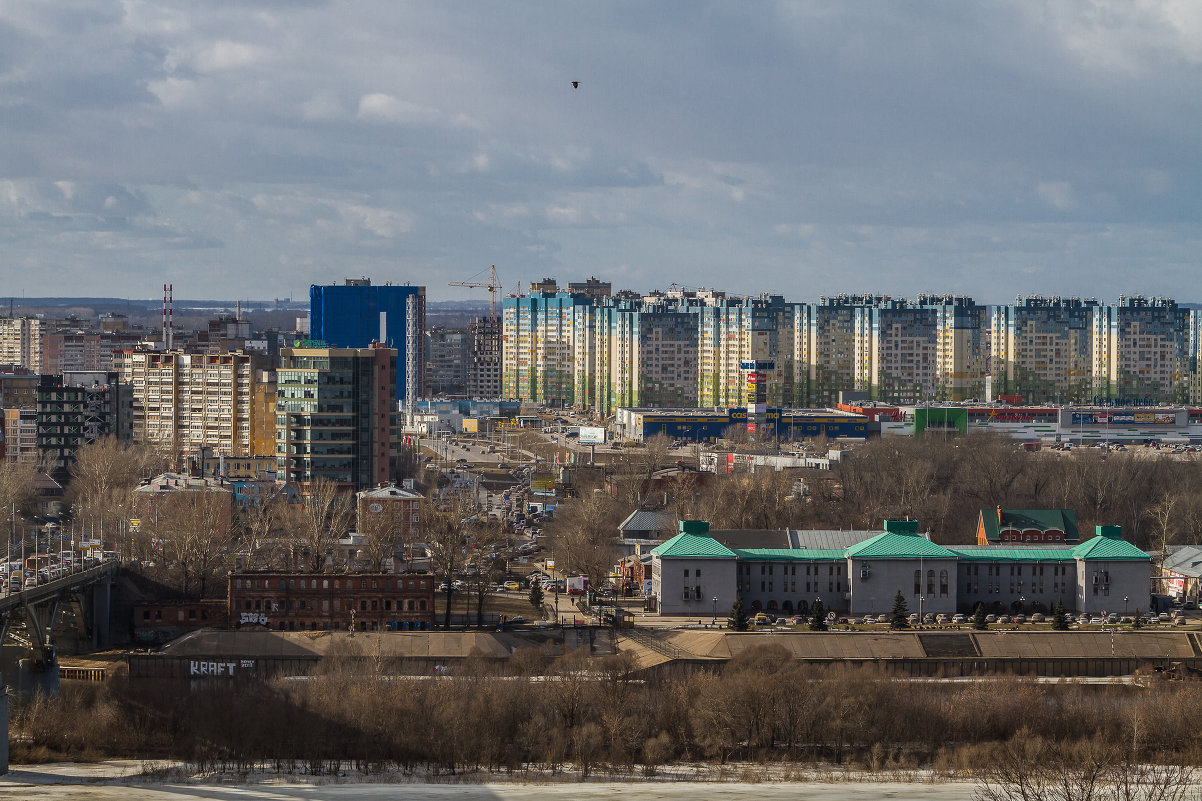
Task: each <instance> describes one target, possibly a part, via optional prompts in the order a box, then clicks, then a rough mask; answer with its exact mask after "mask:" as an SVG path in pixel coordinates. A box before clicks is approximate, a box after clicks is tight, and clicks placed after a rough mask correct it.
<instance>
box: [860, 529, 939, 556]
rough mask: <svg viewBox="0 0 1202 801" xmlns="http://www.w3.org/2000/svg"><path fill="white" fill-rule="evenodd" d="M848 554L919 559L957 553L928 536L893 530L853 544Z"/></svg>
mask: <svg viewBox="0 0 1202 801" xmlns="http://www.w3.org/2000/svg"><path fill="white" fill-rule="evenodd" d="M847 555H848V556H856V557H859V558H861V559H863V558H866V557H874V558H877V559H881V558H896V559H907V558H909V559H918V558H919V557H926V558H928V559H929V558H943V559H955V558H956V554H954V553H952V552H951V551H949V550H948V549H947V548H944V547H943V546H942V545H937V544H936V543H933V542H931V541H930V540H928V539H927V538H926V537H920V536H919V535H917V534H899V533H896V532H892V531H886V532H884V533H883V534H877V535H876V536H875V537H873V538H872V539H870V540H865V541H864V542H861V543H858V544H856V545H853V546H851V547H850V548H848V549H847Z"/></svg>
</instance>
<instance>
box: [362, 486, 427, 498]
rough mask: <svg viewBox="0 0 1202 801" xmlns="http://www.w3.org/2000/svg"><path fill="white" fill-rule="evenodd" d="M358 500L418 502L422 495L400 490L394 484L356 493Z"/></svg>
mask: <svg viewBox="0 0 1202 801" xmlns="http://www.w3.org/2000/svg"><path fill="white" fill-rule="evenodd" d="M357 495H358V497H360V498H364V499H366V498H370V499H372V500H389V501H420V500H421V499H422V497H423V496H422V495H420V494H419V493H416V492H413V491H411V490H407V489H402V488H401V487H398V486H397V485H396V484H386V485H384V486H383V487H376V488H375V489H368V490H363V491H361V492H359V493H357Z"/></svg>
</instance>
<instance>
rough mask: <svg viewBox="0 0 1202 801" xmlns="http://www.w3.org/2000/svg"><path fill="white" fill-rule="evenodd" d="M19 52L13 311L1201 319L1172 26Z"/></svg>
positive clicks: (1060, 15)
mask: <svg viewBox="0 0 1202 801" xmlns="http://www.w3.org/2000/svg"><path fill="white" fill-rule="evenodd" d="M5 22H6V25H5V28H4V30H3V33H2V34H0V40H2V41H3V42H4V43H5V47H4V48H3V52H4V53H5V56H4V58H3V59H2V60H0V81H3V82H4V86H5V89H6V101H5V102H6V113H5V114H4V115H2V116H0V131H3V134H4V136H5V141H6V142H7V143H8V144H9V147H8V148H6V152H5V153H4V155H0V165H3V166H2V167H0V243H3V245H4V247H5V250H6V253H7V255H8V261H7V263H6V264H7V268H8V269H7V270H6V277H7V278H8V279H9V280H8V281H7V282H6V294H9V295H13V296H20V295H22V294H24V295H26V296H31V297H32V296H51V295H57V294H58V293H59V292H61V291H62V288H63V287H68V286H69V287H72V288H73V289H74V290H75V292H77V293H78V294H80V295H87V296H113V295H133V296H145V297H149V298H153V297H155V296H156V295H157V292H158V288H159V287H160V286H161V284H163V283H171V284H173V285H174V287H175V294H176V296H177V297H191V298H205V297H223V296H231V297H232V298H237V297H243V298H246V297H255V296H260V297H289V296H291V297H293V298H294V299H299V298H303V297H304V295H305V293H306V291H307V288H308V286H309V285H310V284H313V283H319V284H320V283H334V282H337V281H340V280H341V279H342V278H344V277H357V276H370V277H372V278H373V279H374V280H375V281H377V282H379V283H384V282H386V281H392V282H393V283H413V284H417V285H424V286H427V287H429V288H430V300H431V301H434V302H437V301H442V300H480V299H486V298H487V295H486V293H484V292H482V291H480V290H475V291H473V290H467V289H459V290H452V289H450V288H449V287H447V286H446V284H447V283H448V282H450V281H481V280H486V275H487V270H488V267H489V265H490V264H496V265H497V269H498V274H499V277H500V279H501V282H502V284H503V288H504V291H505V292H511V291H513V288H514V287H515V286H519V285H520V286H523V287H524V286H525V285H527V284H529V283H530V282H531V281H535V280H538V279H539V278H542V277H543V276H556V277H559V278H560V279H561V280H573V279H583V278H586V277H587V276H589V275H598V276H601V277H604V278H606V279H607V280H611V281H612V282H613V283H614V286H615V288H619V287H621V288H630V289H634V290H636V291H648V290H651V289H655V288H661V289H663V288H666V286H664V284H665V283H666V282H665V281H664V278H663V276H672V277H673V278H674V279H675V280H676V281H677V282H679V283H682V284H686V285H688V286H697V287H702V286H704V287H713V288H716V289H724V290H727V291H732V292H740V293H745V294H757V295H758V294H760V293H763V292H769V293H777V294H782V295H785V296H788V297H797V298H809V297H815V298H816V297H818V296H821V295H835V294H840V293H844V292H856V291H863V289H864V288H868V289H871V290H872V291H874V292H880V293H883V294H890V295H893V296H901V297H908V296H913V295H915V294H918V293H920V292H927V291H939V292H949V293H955V294H961V295H970V296H972V297H974V298H975V299H977V300H978V301H979V302H982V303H988V304H995V303H1004V302H1008V301H1010V300H1011V299H1013V297H1014V296H1015V295H1016V294H1023V295H1027V294H1038V295H1060V296H1093V297H1101V298H1108V299H1113V298H1115V297H1117V296H1118V295H1120V294H1126V295H1131V294H1145V295H1159V296H1169V297H1175V298H1179V299H1181V300H1183V301H1189V300H1191V298H1189V297H1188V294H1187V293H1185V292H1183V291H1182V290H1183V288H1184V287H1187V286H1188V282H1189V279H1190V278H1192V277H1193V272H1194V269H1193V268H1195V267H1196V264H1197V255H1196V254H1197V253H1198V252H1199V247H1198V245H1199V244H1200V240H1202V226H1200V224H1199V214H1198V210H1199V208H1200V207H1202V203H1200V202H1199V201H1200V200H1202V198H1200V197H1199V186H1202V182H1200V181H1199V180H1198V175H1199V173H1200V172H1202V152H1200V150H1199V148H1198V145H1197V141H1196V135H1195V134H1194V131H1196V130H1197V129H1198V127H1199V123H1200V122H1202V93H1199V92H1197V86H1198V71H1199V65H1200V64H1202V12H1199V11H1198V10H1196V9H1193V8H1192V7H1190V6H1187V5H1184V4H1174V3H1170V2H1162V3H1149V4H1141V5H1139V6H1133V5H1130V4H1126V3H1121V2H1113V3H1085V2H1073V3H1057V4H1053V5H1047V4H1042V3H1036V2H1022V3H1013V4H1005V5H994V4H981V3H975V4H973V3H970V4H959V3H955V4H952V3H934V2H932V3H913V4H906V5H904V6H898V5H896V4H888V3H870V4H842V3H820V2H815V3H783V2H782V3H765V4H757V5H755V6H753V7H751V10H750V11H749V10H748V7H745V6H737V7H736V6H730V5H725V4H721V3H696V4H689V5H687V6H684V7H681V6H679V5H677V4H672V5H668V4H662V3H653V4H633V5H629V4H620V3H606V4H587V3H563V4H553V5H548V6H542V5H538V4H511V5H489V4H471V5H466V6H446V5H445V4H435V3H414V4H404V5H397V4H392V3H383V2H367V1H366V0H364V1H363V2H352V3H346V4H332V3H324V2H311V3H306V4H278V3H273V2H258V3H243V4H232V5H226V6H217V7H209V6H206V7H204V8H200V7H190V6H163V5H160V4H151V3H140V2H132V3H126V4H123V5H121V6H119V7H118V6H115V5H108V4H105V3H99V2H98V3H91V4H84V5H83V6H82V7H80V6H76V5H69V4H66V3H62V2H49V3H44V4H31V5H25V6H16V7H13V8H10V9H6V15H5ZM573 81H579V86H578V87H573V86H572V82H573ZM732 274H737V275H738V276H739V282H738V285H734V283H735V282H732V281H731V280H730V276H731V275H732Z"/></svg>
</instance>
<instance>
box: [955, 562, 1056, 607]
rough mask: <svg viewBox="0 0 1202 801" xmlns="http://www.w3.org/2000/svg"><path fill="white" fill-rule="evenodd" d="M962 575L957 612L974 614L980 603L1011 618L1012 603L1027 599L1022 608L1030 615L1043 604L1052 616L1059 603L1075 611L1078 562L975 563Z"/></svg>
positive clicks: (962, 569) (968, 564)
mask: <svg viewBox="0 0 1202 801" xmlns="http://www.w3.org/2000/svg"><path fill="white" fill-rule="evenodd" d="M1011 568H1013V569H1014V573H1013V575H1012V574H1011ZM959 571H960V598H959V602H958V606H959V609H958V610H957V611H960V612H963V613H965V614H972V613H973V612H974V611H975V610H976V608H977V604H978V603H980V604H984V605H985V611H986V612H996V611H1003V612H1005V613H1007V614H1009V613H1011V612H1013V611H1014V610H1013V606H1012V605H1013V603H1014V602H1015V601H1018V600H1019V599H1020V598H1022V599H1025V600H1024V601H1022V603H1021V605H1022V607H1023V611H1024V612H1026V613H1028V614H1029V613H1031V612H1033V611H1036V609H1035V605H1036V604H1042V605H1043V607H1044V608H1045V609H1046V611H1049V612H1050V611H1051V610H1052V609H1054V608H1055V607H1056V602H1057V601H1063V602H1064V608H1065V609H1067V610H1069V611H1072V610H1073V609H1075V608H1076V598H1077V561H1076V560H1075V559H1069V560H1065V561H1063V562H1039V563H1035V562H1009V561H1007V562H996V563H995V562H986V561H972V562H963V563H961V564H960V567H959ZM1041 571H1042V572H1041Z"/></svg>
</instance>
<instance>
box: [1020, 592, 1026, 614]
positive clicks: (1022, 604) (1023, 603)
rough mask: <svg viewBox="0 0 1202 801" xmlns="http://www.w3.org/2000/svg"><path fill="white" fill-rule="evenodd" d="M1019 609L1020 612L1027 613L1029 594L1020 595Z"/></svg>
mask: <svg viewBox="0 0 1202 801" xmlns="http://www.w3.org/2000/svg"><path fill="white" fill-rule="evenodd" d="M1018 611H1019V613H1020V614H1026V611H1027V596H1025V595H1020V596H1018Z"/></svg>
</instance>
